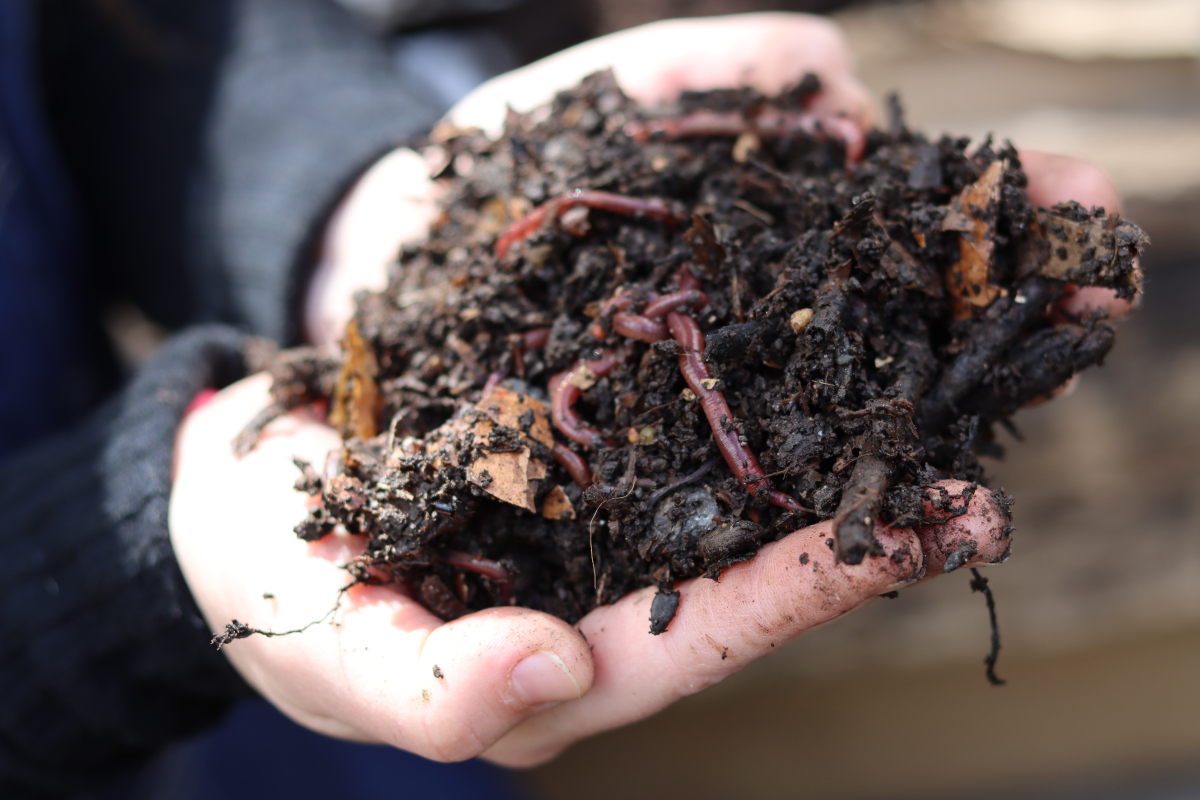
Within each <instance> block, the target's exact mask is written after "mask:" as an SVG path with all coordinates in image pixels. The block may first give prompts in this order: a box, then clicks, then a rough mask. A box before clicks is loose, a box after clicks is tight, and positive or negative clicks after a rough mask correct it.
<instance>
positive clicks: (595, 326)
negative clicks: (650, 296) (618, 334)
mask: <svg viewBox="0 0 1200 800" xmlns="http://www.w3.org/2000/svg"><path fill="white" fill-rule="evenodd" d="M618 292H620V293H619V294H617V295H616V296H614V297H612V298H610V299H609V301H608V302H607V303H605V304H604V305H603V306H601V308H600V313H599V314H597V315H596V321H595V322H593V323H592V329H591V330H592V336H594V337H596V338H597V339H603V338H604V337H605V336H607V335H608V334H607V332H606V331H605V330H604V326H603V325H602V324H601V323H600V320H601V319H603V317H604V315H605V314H614V312H618V311H624V310H625V309H627V308H629V307H630V306H631V305H633V301H634V300H635V299H636V298H635V297H634V296H633V293H632V292H627V291H621V290H618ZM654 296H655V297H658V295H657V294H654ZM614 316H615V314H614Z"/></svg>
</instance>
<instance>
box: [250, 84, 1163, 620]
mask: <svg viewBox="0 0 1200 800" xmlns="http://www.w3.org/2000/svg"><path fill="white" fill-rule="evenodd" d="M817 89H818V84H817V81H816V80H815V79H814V78H812V77H811V76H810V77H808V78H806V79H805V80H804V81H803V82H802V83H801V84H800V85H799V86H797V87H795V88H794V89H792V90H790V91H788V92H786V93H785V94H783V95H781V96H779V97H763V96H762V95H760V94H757V93H755V92H754V91H752V90H747V89H738V90H726V91H714V92H705V93H695V94H687V95H685V96H683V97H682V98H681V99H680V101H679V103H678V105H677V107H674V108H670V109H658V110H656V111H655V112H654V113H650V112H648V111H646V110H644V109H641V108H639V107H637V106H635V105H634V104H633V103H632V102H631V101H630V100H629V99H628V98H626V97H625V96H624V95H623V94H622V93H621V91H620V89H619V88H618V87H617V85H616V84H615V82H614V81H613V79H612V77H611V75H610V74H608V73H600V74H597V75H594V76H592V77H590V78H588V79H587V80H585V81H584V82H583V83H582V84H581V85H580V86H579V87H577V88H576V89H574V90H571V91H568V92H564V93H562V94H560V95H559V96H558V98H557V99H556V100H555V101H554V102H553V104H552V105H551V106H549V107H546V108H543V109H540V110H538V111H535V112H533V113H531V114H529V115H524V116H522V115H518V114H515V113H512V114H510V116H509V119H508V121H507V129H506V131H505V133H504V135H503V136H502V137H500V138H499V139H498V140H491V139H489V138H488V137H486V136H485V135H484V134H483V133H481V132H479V131H474V130H471V131H458V130H445V129H439V130H438V131H435V133H434V135H433V136H432V137H431V141H430V143H428V144H427V145H426V146H425V147H424V149H423V152H424V154H425V156H426V158H427V159H428V160H429V161H430V162H431V163H432V164H434V169H435V172H436V177H437V179H438V180H440V181H441V182H442V183H443V184H444V185H445V186H446V188H447V192H446V195H445V198H444V200H443V205H442V208H443V212H442V214H441V217H440V219H438V221H437V222H436V224H435V225H434V226H433V229H432V231H431V233H430V235H429V238H428V241H426V242H424V243H423V244H421V245H419V246H414V247H410V248H407V249H405V250H404V251H403V252H402V253H400V255H399V259H398V264H397V265H395V266H394V268H393V270H392V272H391V275H390V282H389V285H388V287H387V289H386V290H385V291H382V292H379V293H376V294H367V295H365V296H361V297H360V298H359V300H358V306H357V312H356V315H355V317H354V320H353V321H352V322H351V323H350V326H349V328H348V330H347V332H346V339H345V341H344V343H343V353H342V354H341V356H340V357H338V358H332V357H329V356H328V355H321V354H318V353H316V352H314V351H311V350H299V351H290V352H287V353H283V354H281V356H280V357H279V358H278V359H277V360H276V362H275V364H274V366H273V375H274V388H273V396H274V398H275V401H276V403H275V405H273V406H272V407H271V408H269V409H267V410H266V411H264V413H263V414H262V415H260V417H259V418H258V419H257V420H256V422H255V423H254V424H253V425H252V427H251V428H250V429H248V431H247V432H246V434H244V436H243V437H242V439H241V440H240V445H241V446H242V447H243V448H245V447H248V446H251V443H252V442H253V440H254V438H255V436H256V433H257V431H258V430H261V427H262V425H264V424H265V423H266V422H267V421H268V420H269V419H270V418H272V417H274V416H277V415H278V414H279V413H282V412H283V411H284V410H286V409H288V408H292V407H295V406H298V405H301V404H306V403H313V402H317V401H320V400H328V401H329V402H330V404H331V406H330V407H331V413H330V421H331V424H333V425H335V426H336V427H339V428H340V429H341V431H342V433H343V436H344V439H345V446H344V448H343V449H342V450H341V451H340V452H339V453H336V454H335V455H334V457H331V459H330V462H329V463H328V464H325V465H308V464H303V463H300V464H299V466H300V467H301V469H302V471H303V476H302V477H301V479H300V481H299V482H298V484H297V485H298V488H300V489H302V490H304V491H307V492H308V493H310V494H312V495H313V496H314V497H315V498H317V500H318V501H319V502H316V501H315V502H314V508H313V510H312V512H311V514H310V516H309V518H308V519H307V520H305V521H304V522H303V523H301V524H300V525H299V526H298V527H297V533H298V534H299V535H300V536H301V537H302V538H304V539H306V540H316V539H318V538H320V537H322V536H324V535H326V534H328V533H329V532H331V531H332V530H333V529H334V528H335V527H336V526H338V525H341V526H344V527H345V529H346V530H347V531H349V532H350V533H353V534H362V535H364V536H366V537H367V549H366V551H365V553H364V554H363V555H362V556H361V557H359V558H358V559H357V560H355V561H354V562H353V563H352V564H351V565H350V567H349V569H350V571H351V574H352V575H353V576H354V578H355V579H356V580H359V581H371V582H381V581H382V582H387V581H396V582H402V583H405V584H408V585H409V586H411V587H412V589H413V592H414V594H415V596H416V597H418V598H419V599H420V600H421V602H422V603H424V604H425V605H426V606H427V607H428V608H429V609H430V610H431V611H433V612H434V613H435V614H437V615H439V616H440V617H442V618H444V619H452V618H455V617H457V616H460V615H462V614H465V613H468V612H470V611H471V610H475V609H480V608H484V607H488V606H493V605H501V604H518V605H521V606H526V607H531V608H535V609H542V610H545V611H548V612H550V613H552V614H555V615H557V616H559V617H561V618H563V619H565V620H568V621H575V620H578V619H579V618H580V617H581V616H583V615H584V614H586V613H587V612H588V611H590V610H591V609H593V608H595V607H596V606H597V605H599V604H603V603H609V602H613V601H614V600H616V599H617V598H619V597H620V596H621V595H623V594H625V593H626V592H629V591H630V590H633V589H636V588H639V587H643V586H648V585H656V586H658V587H659V589H660V592H661V593H663V594H664V595H665V594H666V593H669V592H670V590H671V588H672V583H673V582H674V581H677V580H680V579H683V578H689V577H693V576H697V575H707V576H709V577H712V578H717V577H719V574H720V571H721V569H722V568H724V567H725V566H727V565H729V564H732V563H734V562H736V561H740V560H743V559H747V558H750V557H751V556H753V555H754V553H755V551H756V550H757V549H758V548H759V546H761V545H762V544H763V543H766V542H770V541H772V540H775V539H777V538H780V537H782V536H784V535H785V534H787V533H789V532H791V531H793V530H796V529H798V528H800V527H803V526H805V525H809V524H812V523H814V522H817V521H819V520H826V519H833V520H834V524H835V530H836V538H835V541H834V542H833V543H832V546H833V547H834V548H835V549H836V552H837V554H838V557H839V559H840V560H842V561H844V562H847V563H851V564H854V563H859V562H861V561H862V560H863V559H864V558H869V557H874V556H875V555H878V554H879V553H880V552H882V551H881V549H880V548H879V545H878V543H877V542H876V541H875V539H874V536H873V533H872V530H873V528H874V526H875V525H876V524H879V523H883V524H888V525H894V526H911V525H914V524H918V523H919V522H920V519H921V499H922V496H923V493H924V487H927V486H929V485H930V484H932V483H933V482H934V481H937V480H939V479H942V478H949V477H954V478H959V479H964V480H968V481H982V480H983V470H982V468H981V467H980V464H979V461H978V458H979V456H980V455H995V454H996V453H997V451H998V450H999V448H998V446H997V445H996V444H995V442H994V437H993V429H994V427H995V426H996V425H997V424H1000V425H1008V426H1011V423H1009V421H1008V418H1009V416H1010V415H1011V414H1012V413H1013V412H1014V411H1015V410H1016V409H1017V408H1019V407H1020V406H1021V405H1023V404H1025V403H1027V402H1029V401H1030V400H1032V399H1035V398H1037V397H1040V396H1042V395H1045V394H1046V393H1047V392H1050V391H1051V390H1053V389H1054V388H1055V387H1057V386H1059V385H1061V384H1062V383H1063V382H1064V381H1066V380H1067V379H1068V378H1069V377H1070V376H1071V375H1072V374H1074V373H1075V372H1077V371H1078V370H1080V369H1082V368H1084V367H1086V366H1088V365H1090V364H1094V363H1097V362H1098V361H1099V360H1100V359H1102V358H1103V356H1104V355H1105V353H1107V352H1108V350H1109V348H1110V347H1111V346H1112V344H1113V331H1112V329H1111V328H1110V327H1109V326H1108V325H1107V324H1106V323H1105V321H1104V320H1103V318H1102V314H1100V313H1097V314H1095V315H1094V316H1091V317H1088V318H1083V319H1072V320H1062V319H1057V320H1055V322H1056V323H1058V324H1052V322H1051V321H1050V318H1049V316H1048V311H1049V309H1050V307H1051V306H1052V304H1053V303H1054V301H1055V300H1056V299H1058V298H1059V297H1060V296H1061V295H1062V293H1063V292H1064V291H1067V290H1069V289H1070V287H1071V285H1095V286H1105V287H1110V288H1112V289H1115V290H1116V291H1117V293H1118V294H1119V295H1120V296H1122V297H1125V298H1131V297H1133V296H1134V294H1135V293H1136V292H1137V291H1138V285H1137V281H1138V278H1137V276H1136V273H1135V269H1134V258H1135V256H1136V255H1137V253H1138V252H1139V250H1140V248H1141V247H1142V246H1143V245H1144V244H1145V241H1146V240H1145V237H1144V236H1143V234H1142V233H1141V231H1140V230H1138V228H1136V227H1135V226H1134V225H1132V224H1130V223H1128V222H1125V221H1123V220H1121V219H1120V217H1119V216H1117V215H1115V214H1114V215H1107V216H1106V215H1105V214H1104V212H1103V210H1098V209H1092V210H1088V209H1084V208H1083V207H1081V206H1079V205H1078V204H1067V205H1062V206H1059V207H1056V208H1054V209H1051V210H1045V209H1038V208H1034V207H1032V206H1031V205H1030V204H1029V203H1028V201H1027V200H1026V194H1025V191H1024V186H1025V175H1024V174H1023V173H1022V171H1021V165H1020V162H1019V159H1018V158H1017V154H1016V152H1015V151H1014V150H1013V149H1012V148H1011V146H1006V147H1004V148H1002V149H996V148H994V147H993V146H992V145H991V143H990V142H985V143H983V144H982V145H981V146H979V147H977V148H975V149H973V150H969V149H968V140H966V139H952V138H948V137H943V138H942V139H940V140H938V141H929V140H928V139H926V138H925V137H923V136H922V135H920V134H918V133H914V132H912V131H909V130H907V129H906V128H905V126H904V124H903V122H902V120H901V118H900V114H899V111H898V110H894V111H893V115H892V116H893V119H892V120H891V124H890V126H889V128H888V129H887V130H875V131H872V132H870V133H869V134H868V135H866V136H865V137H863V136H861V135H857V134H856V131H855V130H854V128H853V126H850V125H848V123H846V122H845V121H844V120H840V119H831V118H824V119H822V118H820V117H817V116H814V115H813V114H810V113H808V112H806V111H805V106H806V102H807V101H808V100H810V99H811V97H812V96H813V94H814V93H815V92H816V90H817ZM673 610H674V609H673V606H672V607H671V608H670V612H672V613H673ZM662 616H663V615H662V614H659V617H662ZM669 619H670V613H668V614H666V615H665V619H663V618H658V619H656V620H655V622H654V629H655V630H654V632H660V631H661V630H662V629H664V628H665V625H666V621H668V620H669Z"/></svg>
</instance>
